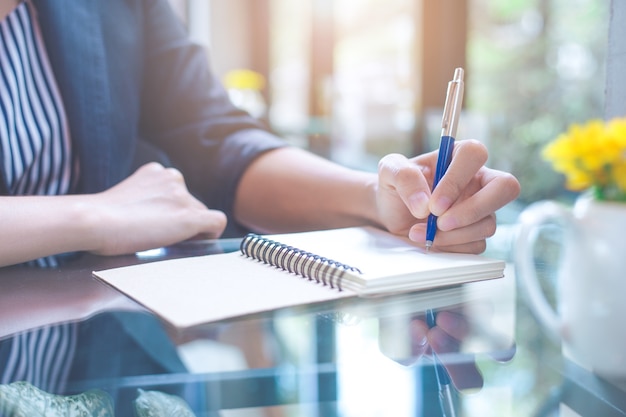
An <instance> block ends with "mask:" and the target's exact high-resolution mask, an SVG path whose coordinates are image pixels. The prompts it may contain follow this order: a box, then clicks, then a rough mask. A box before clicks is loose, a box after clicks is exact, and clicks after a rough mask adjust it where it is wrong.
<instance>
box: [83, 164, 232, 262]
mask: <svg viewBox="0 0 626 417" xmlns="http://www.w3.org/2000/svg"><path fill="white" fill-rule="evenodd" d="M84 197H85V199H86V203H87V205H88V206H89V208H90V210H89V211H90V212H91V215H92V216H91V217H90V221H91V222H93V227H94V228H93V229H92V230H93V231H94V236H93V238H94V241H93V246H92V247H91V248H90V249H89V251H90V252H93V253H96V254H100V255H119V254H127V253H134V252H137V251H141V250H147V249H153V248H157V247H162V246H167V245H171V244H174V243H178V242H181V241H183V240H186V239H190V238H194V237H196V236H203V237H206V238H217V237H219V236H220V235H221V234H222V233H223V232H224V228H225V227H226V215H225V214H224V213H223V212H221V211H218V210H210V209H208V208H207V207H206V206H205V205H204V204H203V203H201V202H200V201H199V200H197V199H196V198H195V197H194V196H192V195H191V193H190V192H189V190H188V189H187V186H186V185H185V180H184V178H183V175H182V174H181V173H180V171H178V170H176V169H174V168H165V167H163V166H162V165H160V164H158V163H155V162H152V163H149V164H146V165H144V166H142V167H141V168H139V169H138V170H137V171H136V172H135V173H133V174H132V175H131V176H130V177H128V178H126V179H125V180H124V181H122V182H120V183H119V184H117V185H115V186H113V187H112V188H110V189H108V190H106V191H103V192H101V193H98V194H92V195H87V196H84Z"/></svg>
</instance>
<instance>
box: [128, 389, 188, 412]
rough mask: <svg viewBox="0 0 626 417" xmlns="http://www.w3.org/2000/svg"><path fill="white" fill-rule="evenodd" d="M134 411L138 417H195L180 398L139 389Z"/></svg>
mask: <svg viewBox="0 0 626 417" xmlns="http://www.w3.org/2000/svg"><path fill="white" fill-rule="evenodd" d="M135 410H136V411H137V416H138V417H170V416H176V417H195V414H194V413H193V411H191V409H190V408H189V406H188V405H187V403H186V402H185V401H184V400H183V399H182V398H180V397H177V396H175V395H170V394H165V393H162V392H159V391H144V390H141V389H140V390H139V396H138V397H137V399H136V400H135Z"/></svg>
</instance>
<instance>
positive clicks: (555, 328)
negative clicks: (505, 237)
mask: <svg viewBox="0 0 626 417" xmlns="http://www.w3.org/2000/svg"><path fill="white" fill-rule="evenodd" d="M570 219H571V214H570V211H569V210H568V209H566V208H565V207H564V206H562V205H559V204H558V203H555V202H553V201H540V202H537V203H533V204H531V205H529V206H528V207H527V208H526V209H525V210H524V211H523V212H522V214H520V217H519V230H518V233H517V237H516V239H515V270H516V275H517V277H518V282H519V284H520V286H521V289H522V290H523V291H524V292H525V293H526V296H527V299H528V301H529V303H530V307H531V308H532V311H533V313H534V315H535V317H536V318H537V320H538V321H539V323H540V324H541V325H542V326H543V327H544V328H545V329H546V331H547V333H548V335H549V336H550V337H551V338H552V339H553V340H554V341H555V342H557V343H560V342H561V340H562V338H563V324H562V322H561V319H560V317H559V315H558V313H557V312H556V311H555V310H554V308H553V307H552V306H551V305H550V303H549V302H548V300H547V299H546V296H545V294H544V292H543V290H542V289H541V286H540V285H539V279H538V278H537V271H536V269H535V264H534V256H533V249H534V246H535V243H536V240H537V237H538V232H539V229H540V227H541V226H542V225H547V224H556V225H560V227H564V228H565V229H567V228H566V227H565V225H566V224H567V223H568V222H571V220H570Z"/></svg>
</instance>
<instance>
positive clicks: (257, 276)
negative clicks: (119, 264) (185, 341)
mask: <svg viewBox="0 0 626 417" xmlns="http://www.w3.org/2000/svg"><path fill="white" fill-rule="evenodd" d="M94 275H95V276H96V277H98V278H100V279H101V280H103V281H105V282H107V283H108V284H110V285H112V286H113V287H116V288H117V289H118V290H120V291H121V292H123V293H125V294H127V295H128V296H129V297H131V298H133V299H135V300H136V301H138V302H139V303H141V304H143V305H144V306H145V307H147V308H148V309H150V310H152V311H153V312H154V313H155V314H157V315H159V316H161V317H162V318H164V319H165V320H166V321H168V322H170V323H171V324H172V325H174V326H175V327H178V328H185V327H189V326H194V325H198V324H203V323H209V322H214V321H218V320H222V319H227V318H233V317H238V316H242V315H246V314H251V313H258V312H264V311H271V310H275V309H278V308H283V307H289V306H295V305H304V304H311V303H318V302H322V301H329V300H333V299H339V298H345V297H350V296H354V293H353V292H350V291H341V292H340V291H337V290H336V289H331V288H329V287H327V286H323V285H321V284H317V283H315V282H314V281H309V280H307V279H304V278H301V277H299V276H296V275H294V274H290V273H287V272H285V271H282V270H280V269H277V268H274V267H270V266H268V265H264V264H261V263H260V262H258V261H254V260H252V259H249V258H246V257H244V256H243V255H241V254H240V253H239V252H233V253H226V254H218V255H209V256H198V257H192V258H183V259H174V260H168V261H161V262H153V263H148V264H142V265H134V266H129V267H123V268H117V269H110V270H106V271H97V272H94Z"/></svg>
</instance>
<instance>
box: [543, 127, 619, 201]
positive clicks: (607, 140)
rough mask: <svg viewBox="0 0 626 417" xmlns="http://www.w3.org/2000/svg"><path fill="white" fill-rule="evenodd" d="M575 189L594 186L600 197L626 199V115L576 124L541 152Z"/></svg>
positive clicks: (567, 184) (568, 185) (567, 183)
mask: <svg viewBox="0 0 626 417" xmlns="http://www.w3.org/2000/svg"><path fill="white" fill-rule="evenodd" d="M542 156H543V157H544V158H545V159H546V160H547V161H549V162H550V163H551V164H552V166H553V168H554V170H555V171H557V172H560V173H562V174H564V175H565V180H566V187H567V188H569V189H571V190H573V191H582V190H585V189H588V188H593V189H594V191H595V192H596V195H597V196H598V198H601V199H609V200H620V201H626V118H618V119H613V120H610V121H608V122H604V121H602V120H599V119H594V120H590V121H588V122H587V123H585V124H574V125H572V126H570V127H569V129H568V130H567V131H566V132H565V133H562V134H560V135H559V136H557V137H556V139H554V141H552V142H551V143H549V144H548V145H547V146H546V147H545V148H544V149H543V152H542Z"/></svg>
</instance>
